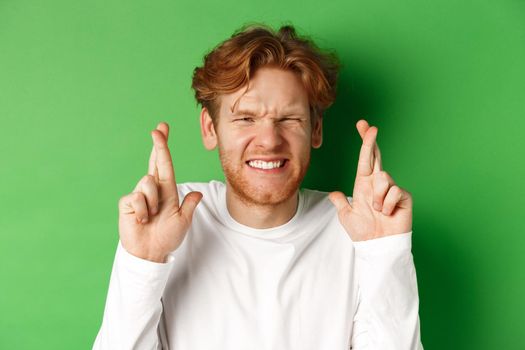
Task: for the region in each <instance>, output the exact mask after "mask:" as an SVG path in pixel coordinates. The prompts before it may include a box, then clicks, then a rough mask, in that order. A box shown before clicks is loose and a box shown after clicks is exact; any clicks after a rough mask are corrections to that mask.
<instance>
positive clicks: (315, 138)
mask: <svg viewBox="0 0 525 350" xmlns="http://www.w3.org/2000/svg"><path fill="white" fill-rule="evenodd" d="M322 144H323V116H322V115H319V116H318V117H317V118H315V122H314V125H313V126H312V147H313V148H319V147H321V145H322Z"/></svg>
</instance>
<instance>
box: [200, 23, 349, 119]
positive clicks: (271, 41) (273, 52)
mask: <svg viewBox="0 0 525 350" xmlns="http://www.w3.org/2000/svg"><path fill="white" fill-rule="evenodd" d="M263 66H273V67H278V68H281V69H284V70H291V71H293V72H295V73H296V74H298V76H299V77H300V79H301V81H302V83H303V86H304V88H305V89H306V92H307V94H308V101H309V103H310V111H311V114H312V121H313V120H314V118H316V117H321V116H322V114H323V112H324V111H325V110H326V109H327V108H328V107H330V106H331V105H332V103H333V102H334V100H335V96H336V83H337V76H338V71H339V62H338V59H337V57H336V56H335V54H333V53H328V52H323V51H321V50H320V49H319V48H318V47H317V46H316V45H315V44H314V43H313V41H311V40H310V39H307V38H305V37H299V36H298V35H297V34H296V32H295V29H294V27H293V26H290V25H287V26H283V27H281V28H280V29H279V30H278V31H277V32H274V31H273V30H271V29H270V28H268V27H266V26H262V25H256V26H248V27H244V28H241V29H240V30H238V31H236V32H235V33H234V34H233V35H232V37H231V38H230V39H228V40H225V41H224V42H222V43H220V44H219V45H218V46H217V47H215V48H214V49H213V50H212V51H210V52H209V53H208V54H206V56H204V65H203V66H202V67H196V68H195V70H194V71H193V81H192V88H193V89H194V90H195V98H196V100H197V102H198V103H200V104H201V105H202V107H206V108H207V109H208V110H209V112H210V115H211V116H212V118H213V120H214V121H215V120H216V112H217V111H218V107H219V106H218V103H217V102H218V98H219V97H220V95H221V94H229V93H232V92H235V91H237V90H239V89H240V88H242V87H243V86H247V84H248V82H249V81H250V77H252V76H253V75H254V74H255V72H256V70H257V69H258V68H260V67H263Z"/></svg>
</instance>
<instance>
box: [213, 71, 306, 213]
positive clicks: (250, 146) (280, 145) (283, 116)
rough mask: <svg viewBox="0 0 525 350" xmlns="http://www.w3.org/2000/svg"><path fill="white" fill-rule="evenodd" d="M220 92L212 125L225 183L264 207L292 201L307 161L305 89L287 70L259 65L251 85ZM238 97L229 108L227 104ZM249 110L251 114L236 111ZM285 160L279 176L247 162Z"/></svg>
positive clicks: (247, 201)
mask: <svg viewBox="0 0 525 350" xmlns="http://www.w3.org/2000/svg"><path fill="white" fill-rule="evenodd" d="M241 90H242V91H240V92H236V93H232V94H229V95H224V96H223V97H222V99H221V108H220V120H219V121H218V123H217V124H218V125H217V127H216V132H217V144H218V148H219V157H220V160H221V164H222V168H223V171H224V174H225V177H226V181H227V183H228V185H229V186H230V188H231V190H232V191H233V192H234V193H235V194H236V197H238V199H240V200H241V201H243V202H244V203H245V204H251V205H258V206H268V205H277V204H281V203H283V202H285V201H287V200H290V199H293V198H294V195H295V194H296V192H297V190H298V188H299V186H300V184H301V182H302V180H303V179H304V176H305V175H306V172H307V170H308V167H309V164H310V150H311V147H312V125H311V121H310V107H309V103H308V97H307V93H306V90H305V89H304V87H303V85H302V83H301V81H300V79H299V78H298V77H297V76H296V75H295V74H294V73H292V72H290V71H283V70H279V69H275V68H261V69H259V70H258V71H257V73H256V75H255V76H254V77H253V78H252V80H251V82H250V88H249V89H248V91H246V93H244V92H245V90H244V89H241ZM236 101H239V103H238V105H236V108H235V109H234V110H233V111H232V109H231V107H232V106H233V105H235V103H236ZM243 110H247V111H250V112H253V113H254V115H253V116H252V115H246V114H242V113H241V114H236V113H238V111H243ZM260 158H264V160H269V159H273V160H275V159H282V158H286V159H287V164H285V167H284V168H283V169H282V170H283V171H282V172H281V173H279V174H264V173H262V172H257V171H255V170H254V169H252V168H250V167H249V166H248V165H247V164H246V161H248V160H253V159H260Z"/></svg>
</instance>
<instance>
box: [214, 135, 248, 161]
mask: <svg viewBox="0 0 525 350" xmlns="http://www.w3.org/2000/svg"><path fill="white" fill-rule="evenodd" d="M250 139H251V138H250V137H249V136H247V135H244V134H242V133H239V132H229V133H227V134H226V133H223V134H221V135H220V136H219V137H218V143H219V148H220V150H221V151H222V153H223V154H225V155H227V156H229V157H232V156H234V155H237V154H239V155H242V153H243V152H244V150H245V149H246V147H248V145H249V142H250Z"/></svg>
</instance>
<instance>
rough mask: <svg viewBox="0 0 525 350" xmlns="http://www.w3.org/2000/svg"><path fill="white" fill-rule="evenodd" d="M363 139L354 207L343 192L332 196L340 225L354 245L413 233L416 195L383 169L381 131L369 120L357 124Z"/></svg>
mask: <svg viewBox="0 0 525 350" xmlns="http://www.w3.org/2000/svg"><path fill="white" fill-rule="evenodd" d="M356 127H357V130H358V131H359V134H360V135H361V138H362V139H363V145H362V146H361V152H360V154H359V162H358V165H357V175H356V179H355V183H354V193H353V196H352V203H351V204H350V203H349V202H348V200H347V197H346V196H345V195H344V194H343V193H342V192H332V193H330V197H329V198H330V200H331V201H332V203H333V204H334V205H335V207H336V208H337V212H338V216H339V221H340V222H341V225H342V226H343V227H344V228H345V230H346V232H347V233H348V234H349V235H350V238H351V239H352V241H354V242H357V241H366V240H369V239H374V238H380V237H386V236H390V235H395V234H399V233H406V232H410V231H411V230H412V195H411V194H410V193H409V192H407V191H405V190H403V189H401V188H400V187H398V186H396V184H395V182H394V180H393V179H392V177H391V176H390V175H389V174H388V173H387V172H385V171H383V169H382V165H381V153H380V152H379V147H378V146H377V143H376V136H377V131H378V130H377V128H376V127H374V126H372V127H371V126H369V125H368V123H367V122H366V121H365V120H360V121H358V122H357V124H356Z"/></svg>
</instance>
